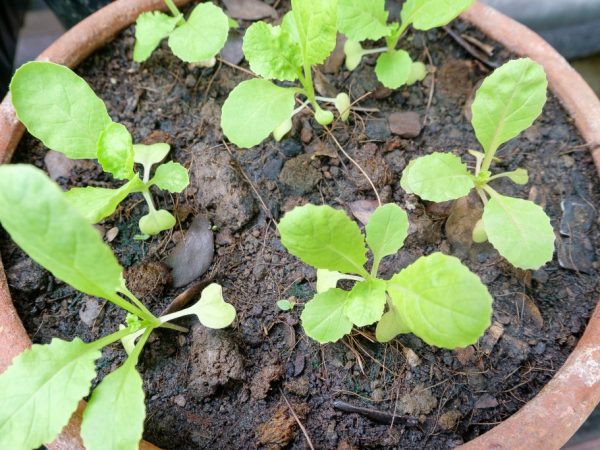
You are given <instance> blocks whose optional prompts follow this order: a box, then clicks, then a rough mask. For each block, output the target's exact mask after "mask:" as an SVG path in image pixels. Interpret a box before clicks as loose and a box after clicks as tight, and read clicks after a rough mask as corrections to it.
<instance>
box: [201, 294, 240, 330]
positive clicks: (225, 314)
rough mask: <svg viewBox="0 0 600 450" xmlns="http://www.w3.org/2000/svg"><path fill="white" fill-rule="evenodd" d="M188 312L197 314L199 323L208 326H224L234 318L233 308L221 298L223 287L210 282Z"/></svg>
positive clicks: (216, 327)
mask: <svg viewBox="0 0 600 450" xmlns="http://www.w3.org/2000/svg"><path fill="white" fill-rule="evenodd" d="M190 313H194V314H196V315H197V316H198V320H200V323H201V324H202V325H204V326H205V327H208V328H215V329H218V328H225V327H228V326H229V325H231V323H232V322H233V320H234V319H235V308H234V307H233V305H230V304H229V303H227V302H225V300H224V299H223V288H221V286H220V285H218V284H217V283H211V284H209V285H208V286H206V287H205V288H204V290H203V291H202V294H200V300H199V301H198V302H197V303H196V304H195V305H194V306H193V307H192V308H191V310H190Z"/></svg>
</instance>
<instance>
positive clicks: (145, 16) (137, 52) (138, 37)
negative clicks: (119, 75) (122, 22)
mask: <svg viewBox="0 0 600 450" xmlns="http://www.w3.org/2000/svg"><path fill="white" fill-rule="evenodd" d="M181 18H182V16H181V15H179V16H177V17H173V16H169V15H167V14H165V13H162V12H160V11H150V12H145V13H142V14H140V15H139V17H138V18H137V21H136V22H135V46H134V47H133V60H134V61H135V62H143V61H146V60H147V59H148V58H149V57H150V55H151V54H152V52H153V51H154V50H156V48H157V47H158V45H159V44H160V41H162V40H163V39H164V38H166V37H167V36H169V34H170V33H171V31H173V30H174V29H175V27H176V26H177V22H179V21H180V20H181Z"/></svg>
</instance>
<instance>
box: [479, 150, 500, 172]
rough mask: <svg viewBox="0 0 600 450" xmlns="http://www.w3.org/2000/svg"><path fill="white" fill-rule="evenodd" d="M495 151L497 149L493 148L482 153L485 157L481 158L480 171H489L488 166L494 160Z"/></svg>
mask: <svg viewBox="0 0 600 450" xmlns="http://www.w3.org/2000/svg"><path fill="white" fill-rule="evenodd" d="M496 150H498V147H496V148H494V149H493V150H492V149H490V150H489V151H485V152H484V155H485V156H484V157H483V163H482V164H481V170H490V166H491V165H492V161H493V159H494V156H495V155H496Z"/></svg>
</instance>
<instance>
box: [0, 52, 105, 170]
mask: <svg viewBox="0 0 600 450" xmlns="http://www.w3.org/2000/svg"><path fill="white" fill-rule="evenodd" d="M10 92H11V99H12V103H13V105H14V107H15V111H16V112H17V116H18V117H19V120H20V121H21V122H23V124H24V125H25V126H26V127H27V131H29V133H31V134H32V135H33V136H35V137H36V138H38V139H39V140H41V141H42V142H43V143H44V145H45V146H46V147H48V148H50V149H52V150H55V151H57V152H61V153H64V154H65V155H67V156H68V157H69V158H71V159H95V158H96V143H97V142H98V138H99V137H100V133H102V131H104V129H105V128H106V127H107V126H108V125H109V124H110V123H111V122H112V121H111V120H110V117H109V116H108V113H107V112H106V106H105V105H104V103H103V102H102V100H100V99H99V98H98V97H97V96H96V94H95V93H94V91H93V90H92V88H90V86H89V85H88V84H87V83H86V81H85V80H84V79H83V78H81V77H79V76H78V75H76V74H75V72H73V71H72V70H71V69H69V68H68V67H64V66H61V65H59V64H54V63H51V62H41V61H33V62H28V63H26V64H24V65H22V66H21V67H20V68H19V69H18V70H17V71H16V73H15V75H14V76H13V79H12V81H11V83H10Z"/></svg>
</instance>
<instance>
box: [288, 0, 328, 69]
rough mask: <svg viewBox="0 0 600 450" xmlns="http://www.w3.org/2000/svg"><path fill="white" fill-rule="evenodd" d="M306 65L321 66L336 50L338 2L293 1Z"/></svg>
mask: <svg viewBox="0 0 600 450" xmlns="http://www.w3.org/2000/svg"><path fill="white" fill-rule="evenodd" d="M292 12H293V14H294V22H295V23H296V28H297V30H298V42H299V44H300V48H301V50H302V56H303V59H304V64H309V65H314V64H321V63H322V62H323V61H325V59H327V57H328V56H329V54H330V53H331V52H332V51H333V49H334V48H335V43H336V34H337V0H292Z"/></svg>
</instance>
